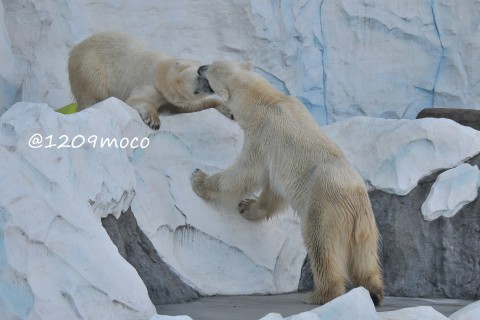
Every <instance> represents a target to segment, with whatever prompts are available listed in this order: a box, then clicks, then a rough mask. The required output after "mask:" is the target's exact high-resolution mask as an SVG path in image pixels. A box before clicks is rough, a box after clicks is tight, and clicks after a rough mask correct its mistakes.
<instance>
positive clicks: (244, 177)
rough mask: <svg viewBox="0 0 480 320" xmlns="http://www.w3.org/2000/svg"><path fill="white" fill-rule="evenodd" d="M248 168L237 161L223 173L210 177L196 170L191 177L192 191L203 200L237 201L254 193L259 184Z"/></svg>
mask: <svg viewBox="0 0 480 320" xmlns="http://www.w3.org/2000/svg"><path fill="white" fill-rule="evenodd" d="M247 168H249V169H247ZM250 168H251V166H249V165H247V164H246V163H245V162H244V161H242V160H239V161H237V162H236V163H235V164H234V165H232V166H231V167H229V168H228V169H226V170H225V171H222V172H219V173H216V174H214V175H212V176H208V175H207V174H206V173H205V172H203V171H202V170H200V169H196V170H195V171H194V172H193V174H192V177H191V184H192V188H193V191H195V193H196V194H197V195H198V196H199V197H201V198H203V199H205V200H219V199H223V198H230V199H232V198H233V199H238V200H239V199H241V198H243V197H244V196H245V195H247V194H249V193H251V192H252V191H254V189H255V187H256V186H258V184H259V181H258V179H259V175H258V174H257V172H256V171H255V170H252V169H250ZM238 200H237V201H238Z"/></svg>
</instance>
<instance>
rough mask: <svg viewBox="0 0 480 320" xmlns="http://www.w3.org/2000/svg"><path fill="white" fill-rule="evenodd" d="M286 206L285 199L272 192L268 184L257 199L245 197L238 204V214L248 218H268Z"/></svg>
mask: <svg viewBox="0 0 480 320" xmlns="http://www.w3.org/2000/svg"><path fill="white" fill-rule="evenodd" d="M285 206H286V201H285V200H284V199H283V198H282V197H281V196H279V195H278V194H276V193H275V192H273V191H272V190H271V189H270V186H269V185H267V186H265V187H264V188H263V190H262V192H261V193H260V196H259V197H258V200H256V199H245V200H242V201H241V202H240V203H239V205H238V210H239V211H240V214H241V215H242V216H243V217H244V218H245V219H248V220H260V219H264V218H270V217H272V216H273V215H274V214H275V213H277V212H279V211H281V210H282V209H283V208H285Z"/></svg>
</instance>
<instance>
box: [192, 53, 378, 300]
mask: <svg viewBox="0 0 480 320" xmlns="http://www.w3.org/2000/svg"><path fill="white" fill-rule="evenodd" d="M251 68H252V65H251V63H243V64H239V63H236V62H232V61H216V62H214V63H212V64H211V65H209V66H202V67H200V68H199V70H198V72H199V74H200V75H202V76H203V77H205V78H207V79H208V81H209V83H210V86H211V87H212V88H213V90H214V91H215V92H216V93H217V94H218V95H219V96H220V97H221V98H222V99H223V100H224V102H225V103H226V104H227V106H228V107H229V108H230V109H231V110H232V112H233V113H234V114H235V119H236V121H237V122H238V124H239V126H240V127H241V128H242V129H243V131H244V145H243V147H242V151H241V153H240V154H239V155H238V156H237V158H236V160H235V162H234V163H233V165H231V166H230V167H229V168H227V169H226V170H225V171H223V172H219V173H216V174H213V175H211V176H208V175H207V174H206V173H204V172H203V171H201V170H200V169H196V170H195V171H194V173H193V174H192V177H191V183H192V188H193V190H194V191H195V193H196V194H197V195H198V196H200V197H201V198H203V199H205V200H209V201H219V200H225V199H227V200H228V199H230V200H234V201H239V205H238V209H239V212H240V214H241V215H242V216H243V217H244V218H246V219H250V220H259V219H266V218H270V217H272V216H273V215H274V214H275V213H277V212H279V211H281V209H282V208H284V207H285V206H286V205H287V204H290V205H291V206H292V208H293V209H294V210H295V211H296V212H297V213H298V215H299V217H300V221H301V230H302V236H303V240H304V243H305V246H306V248H307V252H308V255H309V257H310V260H311V265H312V271H313V276H314V282H315V290H314V291H313V292H312V293H310V294H309V295H308V296H307V297H306V299H305V302H306V303H313V304H323V303H326V302H328V301H330V300H332V299H334V298H336V297H338V296H340V295H342V294H343V293H345V292H346V282H347V281H348V280H350V282H351V283H352V284H353V285H356V286H363V287H365V288H366V289H368V290H369V292H370V295H371V297H372V300H373V302H374V303H375V304H376V305H378V304H379V303H380V302H381V301H382V299H383V296H384V287H383V279H382V275H381V269H380V263H379V258H378V252H377V246H378V241H379V233H378V229H377V226H376V223H375V217H374V215H373V211H372V207H371V204H370V200H369V197H368V193H367V189H366V186H365V183H364V181H363V179H362V177H361V176H360V175H359V174H358V172H357V171H356V170H355V169H354V168H353V166H352V165H351V164H350V163H349V162H348V161H347V159H346V158H345V156H344V154H343V152H342V151H341V150H340V148H339V147H338V146H337V145H336V144H335V143H334V142H333V141H331V140H330V139H329V138H328V137H327V136H326V135H325V133H324V132H323V131H322V130H321V129H320V127H319V126H318V125H317V124H316V122H315V120H314V119H313V118H312V116H311V115H310V113H309V112H308V110H307V109H306V108H305V106H304V105H302V103H300V101H298V100H297V99H295V98H293V97H290V96H286V95H284V94H283V93H281V92H279V91H277V90H276V89H274V88H273V87H272V86H271V85H270V84H269V83H268V82H267V81H266V80H265V79H263V78H262V77H261V76H259V75H257V74H256V73H254V72H252V71H251ZM258 189H261V193H260V195H259V196H258V199H245V200H242V201H240V199H243V198H244V197H245V196H247V195H249V194H251V193H252V192H254V191H255V190H258ZM237 203H238V202H237Z"/></svg>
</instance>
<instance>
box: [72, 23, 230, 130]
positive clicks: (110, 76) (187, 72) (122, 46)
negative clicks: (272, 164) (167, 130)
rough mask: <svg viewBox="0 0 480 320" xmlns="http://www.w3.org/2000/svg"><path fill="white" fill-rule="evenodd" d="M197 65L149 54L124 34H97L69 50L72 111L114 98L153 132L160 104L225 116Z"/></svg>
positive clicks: (224, 110) (152, 53) (220, 104)
mask: <svg viewBox="0 0 480 320" xmlns="http://www.w3.org/2000/svg"><path fill="white" fill-rule="evenodd" d="M199 66H200V64H199V63H198V62H196V61H191V60H181V59H174V58H171V57H169V56H167V55H166V54H164V53H162V52H158V51H154V50H150V49H149V48H147V47H145V46H144V45H143V44H142V43H140V42H138V41H136V40H135V39H133V38H131V37H130V36H128V35H126V34H123V33H117V32H100V33H97V34H94V35H92V36H91V37H89V38H87V39H85V40H84V41H82V42H80V43H79V44H77V45H76V46H75V47H73V49H72V50H71V52H70V57H69V59H68V74H69V79H70V86H71V88H72V93H73V96H74V97H75V100H76V101H77V105H78V110H83V109H85V108H87V107H89V106H91V105H93V104H95V103H97V102H100V101H102V100H104V99H106V98H108V97H116V98H118V99H120V100H122V101H124V102H126V103H127V104H128V105H130V106H131V107H132V108H134V109H136V110H137V111H138V112H139V113H140V116H141V117H142V119H143V121H144V122H145V123H146V124H147V125H148V126H149V127H151V128H152V129H154V130H157V129H158V128H159V127H160V118H159V114H158V109H159V108H160V107H161V106H165V107H167V108H168V109H169V110H176V111H179V112H194V111H199V110H203V109H207V108H217V109H218V110H219V111H220V112H222V113H223V114H225V115H226V116H228V117H231V113H230V111H229V110H228V109H227V108H226V107H225V105H224V104H223V103H222V101H221V100H220V99H219V98H218V97H215V96H212V94H213V91H212V89H211V88H210V86H209V85H208V82H207V81H206V80H205V79H203V78H201V77H200V76H198V74H197V69H198V67H199Z"/></svg>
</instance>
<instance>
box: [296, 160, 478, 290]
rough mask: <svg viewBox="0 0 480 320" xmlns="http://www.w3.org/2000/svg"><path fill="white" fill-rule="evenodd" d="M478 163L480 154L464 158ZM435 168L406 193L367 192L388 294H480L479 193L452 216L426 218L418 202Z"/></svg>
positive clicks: (307, 282) (305, 272) (306, 283)
mask: <svg viewBox="0 0 480 320" xmlns="http://www.w3.org/2000/svg"><path fill="white" fill-rule="evenodd" d="M468 163H470V164H472V165H479V164H480V155H477V156H476V157H474V158H472V159H471V160H469V161H468ZM437 176H438V173H436V174H432V175H430V176H428V177H426V178H425V179H423V180H422V181H420V183H419V185H418V186H417V187H416V188H415V189H413V190H412V191H411V192H410V193H409V194H408V195H406V196H397V195H392V194H388V193H385V192H382V191H379V190H375V191H371V192H370V199H371V202H372V207H373V210H374V212H375V218H376V220H377V225H378V227H379V230H380V233H381V236H382V241H381V247H380V248H381V256H382V266H383V274H384V282H385V289H386V294H387V295H393V296H405V297H446V298H459V299H479V298H480V277H479V276H478V275H479V274H480V250H479V248H480V238H479V237H478V235H479V234H480V198H477V199H476V200H475V201H474V202H472V203H470V204H468V205H466V206H464V207H463V208H462V209H461V210H460V211H459V212H458V213H457V214H456V215H455V216H453V217H451V218H444V217H440V218H438V219H436V220H434V221H431V222H429V221H425V220H424V219H423V217H422V214H421V210H420V207H421V205H422V203H423V201H424V199H425V198H426V197H427V195H428V193H429V190H430V188H431V186H432V185H433V183H434V181H435V180H436V178H437ZM299 283H300V285H299V290H304V291H305V290H310V289H311V288H312V287H313V279H312V276H311V271H310V266H309V263H307V262H306V263H305V264H304V267H303V268H302V277H301V280H300V282H299Z"/></svg>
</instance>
